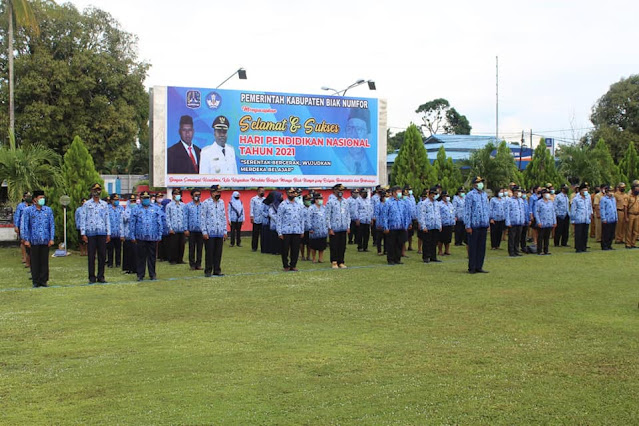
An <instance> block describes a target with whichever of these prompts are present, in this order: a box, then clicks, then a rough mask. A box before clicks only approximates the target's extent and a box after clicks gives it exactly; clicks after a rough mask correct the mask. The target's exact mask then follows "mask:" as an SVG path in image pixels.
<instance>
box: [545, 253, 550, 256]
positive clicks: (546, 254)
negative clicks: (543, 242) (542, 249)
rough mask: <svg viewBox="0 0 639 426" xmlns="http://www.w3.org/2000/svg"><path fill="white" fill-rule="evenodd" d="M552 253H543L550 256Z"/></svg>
mask: <svg viewBox="0 0 639 426" xmlns="http://www.w3.org/2000/svg"><path fill="white" fill-rule="evenodd" d="M551 254H552V253H544V256H550V255H551Z"/></svg>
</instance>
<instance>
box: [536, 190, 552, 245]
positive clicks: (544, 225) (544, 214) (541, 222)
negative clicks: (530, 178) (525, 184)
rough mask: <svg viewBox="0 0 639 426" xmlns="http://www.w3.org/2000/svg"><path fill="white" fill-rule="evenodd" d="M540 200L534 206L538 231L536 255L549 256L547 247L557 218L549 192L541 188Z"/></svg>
mask: <svg viewBox="0 0 639 426" xmlns="http://www.w3.org/2000/svg"><path fill="white" fill-rule="evenodd" d="M540 195H541V198H540V199H539V201H537V204H536V205H535V223H536V224H537V228H538V230H539V233H538V236H537V241H538V244H537V254H538V255H549V254H550V253H549V252H548V245H549V242H550V233H551V232H552V230H553V228H555V227H556V226H557V216H556V215H555V205H554V203H553V202H552V200H551V199H550V195H551V194H550V192H549V191H548V190H547V189H546V188H543V189H542V190H541V194H540Z"/></svg>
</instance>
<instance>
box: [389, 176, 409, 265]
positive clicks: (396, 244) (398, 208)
mask: <svg viewBox="0 0 639 426" xmlns="http://www.w3.org/2000/svg"><path fill="white" fill-rule="evenodd" d="M391 194H392V196H390V195H391ZM384 204H385V206H384V208H383V209H382V213H381V222H382V223H381V226H382V228H383V229H384V234H385V235H386V242H385V243H384V246H385V248H386V261H387V262H388V264H389V265H401V264H403V262H402V261H401V258H402V247H403V244H404V238H405V236H406V230H407V229H408V227H409V226H410V227H412V223H411V222H412V218H411V214H410V211H409V210H408V207H407V204H406V203H405V202H403V201H402V189H401V188H400V187H399V186H394V187H392V188H391V189H390V193H389V198H388V199H387V200H386V202H385V203H384Z"/></svg>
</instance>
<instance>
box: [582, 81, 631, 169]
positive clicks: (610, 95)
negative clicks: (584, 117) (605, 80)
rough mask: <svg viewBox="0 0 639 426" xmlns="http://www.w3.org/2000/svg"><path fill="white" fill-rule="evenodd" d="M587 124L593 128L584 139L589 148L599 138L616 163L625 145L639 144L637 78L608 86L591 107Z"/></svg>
mask: <svg viewBox="0 0 639 426" xmlns="http://www.w3.org/2000/svg"><path fill="white" fill-rule="evenodd" d="M590 121H592V124H594V126H595V129H594V130H593V131H592V132H591V134H590V135H589V137H588V140H589V141H590V145H591V146H593V147H594V146H595V145H596V143H597V142H598V141H599V140H600V139H602V138H603V139H604V140H605V141H606V143H607V145H608V146H609V147H610V153H611V154H612V157H613V159H614V160H615V161H619V160H620V159H621V157H622V156H623V155H624V152H625V151H626V148H627V147H628V144H629V143H630V142H631V141H637V140H639V75H631V76H630V77H628V78H622V79H621V80H620V81H618V82H616V83H614V84H612V85H611V86H610V89H609V90H608V92H606V93H605V94H604V95H603V96H602V97H601V98H599V99H598V100H597V102H596V103H595V105H594V106H593V107H592V114H591V115H590Z"/></svg>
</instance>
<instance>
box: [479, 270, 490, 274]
mask: <svg viewBox="0 0 639 426" xmlns="http://www.w3.org/2000/svg"><path fill="white" fill-rule="evenodd" d="M477 272H479V273H480V274H487V273H488V271H484V270H483V269H477Z"/></svg>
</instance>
